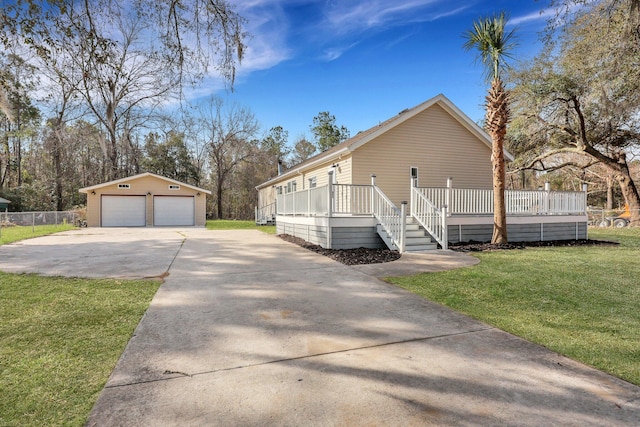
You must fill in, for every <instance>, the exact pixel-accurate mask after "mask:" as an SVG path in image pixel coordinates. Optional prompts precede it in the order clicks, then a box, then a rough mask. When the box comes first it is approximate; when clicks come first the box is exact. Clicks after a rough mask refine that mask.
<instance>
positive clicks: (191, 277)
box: [0, 229, 640, 426]
mask: <svg viewBox="0 0 640 427" xmlns="http://www.w3.org/2000/svg"><path fill="white" fill-rule="evenodd" d="M92 231H93V232H94V234H93V236H95V240H96V243H97V244H96V245H91V244H90V243H89V242H90V240H91V237H90V236H91V235H92V234H91V232H92ZM103 233H104V234H103ZM137 233H140V234H139V236H138V237H135V236H137ZM64 234H68V233H64ZM79 234H82V237H79V236H77V235H76V232H73V233H69V235H68V236H67V238H70V239H73V238H77V239H78V240H77V241H78V242H83V243H82V244H86V246H84V248H85V251H89V250H95V251H96V252H92V253H93V254H94V255H95V256H96V257H99V258H111V257H112V256H113V257H118V259H122V260H124V259H128V260H129V262H130V263H133V264H136V263H138V262H137V261H136V260H137V257H138V256H141V257H142V259H143V260H144V259H145V258H146V257H147V256H148V255H147V254H141V253H140V251H145V250H148V251H151V252H152V253H154V254H155V255H154V256H153V258H154V259H156V260H158V262H157V263H154V265H155V264H157V269H156V268H155V267H154V268H150V270H148V271H146V272H142V273H140V272H134V271H133V269H134V267H133V266H131V267H130V268H131V270H129V269H128V270H127V271H126V274H124V275H125V276H130V275H131V276H133V275H135V274H141V275H145V276H154V275H163V273H164V272H165V271H166V270H167V269H168V275H166V281H165V283H164V284H163V285H162V286H161V287H160V289H159V291H158V293H157V294H156V296H155V297H154V299H153V301H152V303H151V306H150V307H149V310H148V311H147V313H146V315H145V316H144V318H143V319H142V321H141V322H140V324H139V326H138V328H137V330H136V332H135V334H134V336H133V337H132V339H131V340H130V342H129V344H128V346H127V348H126V350H125V352H124V353H123V355H122V357H121V359H120V361H119V362H118V364H117V366H116V368H115V370H114V372H113V373H112V375H111V377H110V378H109V381H108V383H107V385H106V387H105V389H104V391H103V392H102V394H101V395H100V397H99V399H98V401H97V403H96V405H95V407H94V408H93V411H92V412H91V415H90V417H89V421H88V425H90V426H131V425H145V426H156V425H162V426H202V425H207V426H209V425H220V426H236V425H238V426H239V425H242V426H259V425H260V426H262V425H282V426H300V425H319V426H320V425H322V426H325V425H330V426H389V425H398V426H400V425H401V426H407V425H519V426H523V425H531V426H534V425H535V426H539V425H575V426H587V425H593V426H603V425H607V426H613V425H638V423H639V420H640V388H638V387H636V386H633V385H631V384H628V383H626V382H624V381H621V380H618V379H616V378H614V377H611V376H609V375H606V374H603V373H601V372H599V371H596V370H594V369H591V368H589V367H586V366H584V365H582V364H579V363H576V362H573V361H571V360H569V359H566V358H564V357H561V356H559V355H557V354H555V353H552V352H549V351H547V350H546V349H544V348H542V347H540V346H538V345H534V344H531V343H529V342H526V341H524V340H521V339H519V338H517V337H514V336H512V335H509V334H507V333H504V332H502V331H500V330H497V329H495V328H492V327H490V326H488V325H485V324H483V323H480V322H477V321H474V320H472V319H470V318H468V317H465V316H462V315H460V314H457V313H455V312H452V311H450V310H448V309H446V308H444V307H442V306H439V305H437V304H433V303H431V302H428V301H425V300H423V299H421V298H419V297H417V296H415V295H413V294H410V293H408V292H405V291H403V290H401V289H398V288H396V287H394V286H391V285H389V284H386V283H384V282H381V281H379V280H378V279H376V278H375V277H373V276H372V275H371V274H376V275H377V274H379V273H380V271H379V269H377V270H375V271H370V272H366V271H361V270H365V269H360V270H359V269H357V268H351V267H347V266H344V265H341V264H339V263H336V262H334V261H331V260H329V259H327V258H325V257H322V256H320V255H317V254H314V253H311V252H308V251H306V250H304V249H301V248H299V247H297V246H295V245H292V244H289V243H286V242H284V241H282V240H280V239H278V238H277V237H274V236H269V235H265V234H262V233H260V232H258V231H228V232H227V231H220V232H213V231H206V230H202V229H185V230H167V229H139V230H136V229H131V230H124V229H123V230H122V231H121V232H119V231H118V230H106V231H104V230H100V229H95V230H91V229H89V230H87V231H85V230H83V231H82V232H81V233H79ZM120 234H122V236H123V237H122V238H123V240H124V242H122V243H123V244H122V245H119V242H117V241H116V240H118V237H117V236H118V235H120ZM127 236H129V237H127ZM46 239H48V240H46ZM51 239H53V240H55V239H57V237H51V238H45V240H43V242H44V241H46V244H45V243H41V244H40V243H38V242H37V240H40V239H34V240H33V241H31V242H30V243H24V244H22V245H20V246H17V245H11V246H7V247H0V257H1V258H0V259H1V260H0V270H7V268H5V267H7V266H9V265H13V266H15V264H16V263H17V262H16V261H15V260H14V261H12V262H11V263H9V264H7V263H5V258H4V256H5V255H6V254H7V252H13V250H14V249H18V247H19V249H20V250H22V251H24V252H21V255H22V256H28V253H29V252H28V250H26V249H24V246H32V247H33V248H34V250H42V247H45V246H46V247H47V248H48V249H49V252H51V250H53V251H54V252H56V248H57V247H56V245H55V244H52V243H51V241H52V240H51ZM85 239H86V240H85ZM61 242H62V240H61ZM85 242H86V243H85ZM105 243H106V244H105ZM71 246H72V245H71ZM101 247H104V248H108V249H109V250H110V251H112V252H109V253H108V254H104V255H103V256H101V255H100V248H101ZM116 247H119V248H121V249H122V251H123V252H124V253H120V252H117V251H115V249H114V248H116ZM129 247H130V249H128V248H129ZM7 248H9V249H7ZM62 248H64V250H71V248H70V247H69V243H68V242H67V243H64V244H62V247H61V248H60V250H62ZM442 256H443V254H435V255H425V259H427V258H426V257H433V258H432V259H433V262H434V263H436V264H437V263H443V258H442ZM120 257H121V258H120ZM174 258H175V259H174ZM464 258H465V257H461V258H460V259H459V261H460V262H461V263H462V264H464V263H466V262H467V261H466V260H465V259H464ZM159 260H162V262H159ZM454 261H456V260H455V259H449V261H448V262H449V263H450V264H448V265H452V264H451V263H453V262H454ZM30 262H31V261H30ZM144 262H145V261H141V262H140V263H139V264H142V263H144ZM106 264H107V265H109V264H113V263H109V262H107V263H106ZM49 265H50V264H49ZM77 265H80V264H77ZM390 266H391V264H390ZM32 267H33V265H32ZM114 268H116V269H120V267H119V266H116V267H114ZM128 268H129V267H128ZM163 268H164V269H165V270H164V271H162V272H160V273H158V272H159V271H160V270H162V269H163ZM395 268H397V267H395ZM51 269H52V267H47V268H46V270H51ZM120 272H122V269H120ZM134 273H135V274H134ZM72 275H78V274H72ZM83 275H84V274H83Z"/></svg>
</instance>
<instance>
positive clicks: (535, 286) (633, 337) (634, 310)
mask: <svg viewBox="0 0 640 427" xmlns="http://www.w3.org/2000/svg"><path fill="white" fill-rule="evenodd" d="M589 237H590V238H591V239H598V240H613V241H619V242H620V243H621V244H620V246H592V247H565V248H535V249H534V248H528V249H525V250H510V251H496V252H488V253H479V254H477V255H475V256H477V257H478V258H479V259H480V260H481V262H480V264H478V265H476V266H473V267H468V268H463V269H459V270H454V271H448V272H443V273H425V274H419V275H416V276H411V277H392V278H388V281H389V282H391V283H394V284H397V285H398V286H401V287H403V288H405V289H408V290H410V291H412V292H414V293H416V294H418V295H421V296H423V297H425V298H428V299H430V300H432V301H436V302H439V303H441V304H444V305H446V306H448V307H451V308H453V309H455V310H457V311H460V312H462V313H465V314H468V315H470V316H472V317H474V318H476V319H479V320H482V321H484V322H486V323H489V324H491V325H494V326H496V327H498V328H500V329H503V330H505V331H508V332H511V333H513V334H515V335H518V336H521V337H523V338H525V339H527V340H530V341H533V342H537V343H539V344H542V345H544V346H546V347H548V348H549V349H551V350H554V351H556V352H559V353H561V354H564V355H566V356H568V357H571V358H573V359H576V360H579V361H581V362H583V363H586V364H588V365H591V366H594V367H596V368H598V369H601V370H603V371H606V372H609V373H611V374H613V375H615V376H618V377H620V378H623V379H625V380H627V381H630V382H632V383H634V384H637V385H640V309H639V307H640V279H639V278H640V257H639V255H640V229H621V230H614V229H607V230H590V231H589Z"/></svg>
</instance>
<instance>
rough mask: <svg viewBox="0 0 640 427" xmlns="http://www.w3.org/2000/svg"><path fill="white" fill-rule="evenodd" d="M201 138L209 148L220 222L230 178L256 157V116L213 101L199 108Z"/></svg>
mask: <svg viewBox="0 0 640 427" xmlns="http://www.w3.org/2000/svg"><path fill="white" fill-rule="evenodd" d="M200 124H201V126H202V134H201V138H205V140H206V141H207V145H208V147H207V148H208V152H209V158H210V166H211V175H212V181H213V185H214V189H215V203H216V214H217V218H218V219H221V218H224V206H223V205H224V193H225V190H226V189H228V187H227V184H228V183H229V180H230V177H231V176H232V174H233V173H234V171H235V170H236V169H237V168H238V167H239V166H240V165H242V164H243V163H245V162H247V161H249V160H250V159H251V158H252V157H253V156H254V155H255V153H256V150H255V149H254V148H255V147H256V146H257V145H258V140H257V138H256V136H257V134H258V131H259V125H258V121H257V120H256V118H255V116H254V115H253V113H252V112H251V111H250V110H249V109H247V108H244V107H240V106H238V105H235V104H232V105H230V106H228V107H227V106H225V105H224V102H223V100H222V99H221V98H219V97H212V98H210V99H209V101H208V102H207V103H206V104H205V105H203V106H202V107H201V108H200Z"/></svg>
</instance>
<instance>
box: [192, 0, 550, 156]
mask: <svg viewBox="0 0 640 427" xmlns="http://www.w3.org/2000/svg"><path fill="white" fill-rule="evenodd" d="M232 3H234V4H236V7H237V10H238V12H239V13H240V14H241V15H242V16H244V17H245V18H247V20H248V23H247V29H248V30H249V32H250V33H251V34H252V38H251V39H250V40H248V46H249V49H248V51H247V56H246V58H245V60H244V61H243V63H242V65H241V68H240V70H239V75H238V78H237V80H236V84H235V87H234V91H233V92H227V91H224V90H220V91H219V92H218V95H220V96H222V97H223V98H226V99H227V101H228V102H229V101H233V102H237V103H239V104H240V105H242V106H245V107H248V108H250V109H251V110H252V111H253V112H254V114H255V115H256V118H257V119H258V120H259V122H260V124H261V126H262V129H263V131H264V132H266V131H267V130H268V129H269V128H271V127H273V126H282V127H283V128H284V129H286V130H287V131H288V132H289V143H290V144H291V145H293V143H294V142H295V141H296V140H297V139H298V137H300V136H301V135H305V136H306V137H307V138H309V139H311V138H312V134H311V132H310V128H309V126H310V125H311V123H312V120H313V117H314V116H316V115H317V114H318V113H319V112H321V111H329V112H330V113H331V114H333V115H335V116H336V123H337V124H338V125H344V126H346V127H347V128H348V129H349V131H350V132H351V135H355V134H356V133H357V132H359V131H362V130H366V129H368V128H370V127H372V126H375V125H376V124H378V123H379V122H381V121H384V120H386V119H388V118H390V117H392V116H394V115H396V114H397V113H399V112H400V111H401V110H403V109H405V108H409V107H413V106H415V105H417V104H420V103H421V102H423V101H425V100H427V99H429V98H431V97H433V96H435V95H437V94H439V93H443V94H444V95H446V96H447V97H448V98H449V99H451V100H452V101H453V102H454V103H455V104H456V105H457V106H458V107H460V108H461V109H462V111H464V112H465V113H466V114H467V115H469V117H471V119H472V120H474V121H479V120H480V119H482V117H483V108H482V103H483V100H484V95H485V93H486V85H485V82H484V79H483V75H482V68H481V66H480V65H479V64H476V63H475V52H466V51H465V50H464V49H463V47H462V45H463V43H464V39H463V37H462V34H463V32H464V31H465V30H467V29H469V28H471V26H472V22H473V21H474V20H476V19H478V18H479V17H483V16H489V15H493V14H495V13H498V12H499V11H501V10H505V11H506V12H507V13H508V14H509V16H510V22H511V23H512V24H515V27H516V31H517V34H518V43H519V46H518V49H517V51H516V54H517V55H518V56H520V57H521V58H525V59H526V58H530V57H532V56H533V55H535V54H536V53H537V52H538V51H539V49H540V43H539V41H538V39H539V33H540V31H541V30H542V29H543V28H544V26H545V23H546V21H545V19H546V17H545V15H541V11H542V10H543V9H544V8H545V6H546V5H547V0H537V1H536V0H492V1H490V0H405V1H403V0H306V1H304V0H236V1H234V2H232ZM207 85H208V86H207ZM207 85H205V86H204V88H201V90H202V89H206V87H215V86H216V84H215V82H213V81H209V82H208V83H207Z"/></svg>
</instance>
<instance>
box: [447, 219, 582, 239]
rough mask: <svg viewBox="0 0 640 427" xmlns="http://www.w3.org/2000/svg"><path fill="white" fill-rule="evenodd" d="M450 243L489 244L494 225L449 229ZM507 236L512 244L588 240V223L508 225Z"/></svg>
mask: <svg viewBox="0 0 640 427" xmlns="http://www.w3.org/2000/svg"><path fill="white" fill-rule="evenodd" d="M447 232H448V240H449V243H459V242H470V241H476V242H489V241H491V236H492V234H493V224H459V225H449V226H448V228H447ZM507 235H508V236H509V241H510V242H539V241H550V240H574V239H586V238H587V223H586V222H584V221H577V222H560V223H543V222H541V223H533V224H508V225H507Z"/></svg>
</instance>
